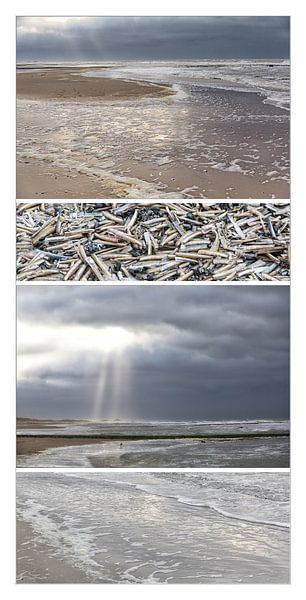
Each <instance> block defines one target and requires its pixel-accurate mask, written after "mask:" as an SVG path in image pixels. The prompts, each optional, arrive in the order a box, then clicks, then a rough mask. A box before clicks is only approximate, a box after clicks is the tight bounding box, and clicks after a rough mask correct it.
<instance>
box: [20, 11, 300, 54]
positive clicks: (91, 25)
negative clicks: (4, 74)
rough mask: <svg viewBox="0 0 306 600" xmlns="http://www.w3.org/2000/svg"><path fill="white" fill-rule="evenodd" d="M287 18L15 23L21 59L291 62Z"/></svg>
mask: <svg viewBox="0 0 306 600" xmlns="http://www.w3.org/2000/svg"><path fill="white" fill-rule="evenodd" d="M288 56H289V18H288V17H274V16H265V17H87V18H85V19H79V20H77V19H73V18H71V19H68V20H67V21H66V22H64V23H58V22H55V21H48V20H46V19H41V18H39V17H19V18H18V20H17V60H18V61H29V60H42V61H77V60H85V61H86V60H88V61H103V60H124V59H125V60H133V59H136V60H154V59H156V60H162V59H169V60H170V59H179V58H182V59H184V58H185V59H196V58H287V57H288Z"/></svg>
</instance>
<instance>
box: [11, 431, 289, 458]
mask: <svg viewBox="0 0 306 600" xmlns="http://www.w3.org/2000/svg"><path fill="white" fill-rule="evenodd" d="M289 436H290V434H289V432H276V433H273V432H263V433H260V434H258V433H247V434H243V433H237V434H230V433H229V434H205V435H192V434H190V435H188V434H187V435H171V434H168V435H166V434H165V435H150V436H149V435H148V436H144V435H130V436H129V435H127V434H124V435H97V436H93V435H85V434H84V435H79V436H75V435H73V434H72V435H69V434H68V435H67V434H66V435H65V434H55V435H48V434H37V435H31V434H29V435H27V434H18V435H17V440H16V442H17V456H22V455H28V454H36V453H39V452H43V451H45V450H49V449H52V448H61V447H69V446H83V445H90V444H103V443H107V442H129V441H152V440H172V441H173V440H177V441H180V440H194V441H199V442H200V443H201V442H203V443H205V441H206V440H210V441H211V440H220V441H226V440H235V439H238V440H248V439H254V438H256V439H260V438H267V437H273V438H275V437H289Z"/></svg>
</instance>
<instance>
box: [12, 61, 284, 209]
mask: <svg viewBox="0 0 306 600" xmlns="http://www.w3.org/2000/svg"><path fill="white" fill-rule="evenodd" d="M163 68H164V67H163V66H162V67H161V71H160V74H159V75H158V77H157V76H156V73H155V71H154V69H153V71H152V70H151V71H150V69H149V70H147V71H145V73H144V76H145V77H146V79H145V80H144V78H143V79H142V71H141V69H140V70H139V72H138V71H137V68H136V70H135V69H134V71H133V69H132V72H131V71H129V70H128V69H127V71H126V74H125V71H124V69H121V70H120V65H119V66H118V68H117V70H116V68H104V67H99V68H98V69H90V68H89V67H87V68H81V67H75V68H67V67H58V68H48V69H46V68H45V67H44V68H41V69H38V68H35V69H31V70H29V72H24V71H22V72H20V71H18V72H17V198H20V199H28V198H35V197H44V196H45V197H46V198H50V199H56V198H71V199H73V198H169V197H172V198H175V197H177V198H212V199H215V198H237V199H238V198H250V197H253V198H274V197H275V198H286V197H288V194H289V185H288V181H289V154H288V152H289V150H288V145H289V134H288V112H287V110H286V109H284V108H283V107H282V106H279V105H278V104H277V102H276V104H275V105H272V104H270V103H269V102H270V101H269V98H268V101H267V102H266V101H265V99H263V98H262V95H261V93H260V91H257V88H256V85H255V84H254V89H253V88H250V89H246V91H245V92H244V91H243V88H240V87H239V86H238V83H237V89H236V88H233V89H232V88H227V87H226V85H225V88H222V86H221V87H220V85H219V81H217V83H216V80H214V78H211V79H207V80H205V69H204V70H203V72H202V71H201V73H200V74H199V75H198V80H197V84H196V85H197V87H195V86H194V85H193V77H194V75H192V77H189V75H190V73H189V71H188V77H186V74H185V71H186V69H185V71H184V68H183V66H182V68H181V71H180V69H178V74H177V75H176V76H175V77H171V76H170V75H169V76H168V75H165V74H164V72H163V70H162V69H163ZM117 71H118V72H117ZM191 71H192V69H190V72H191ZM195 72H196V73H198V72H197V70H196V69H195ZM250 72H251V73H252V70H250ZM108 73H109V74H110V76H109V77H108V76H107V75H108ZM118 73H119V75H118ZM137 74H139V77H137ZM202 78H203V80H202ZM216 79H217V78H216ZM254 81H255V82H256V79H254ZM221 82H222V78H221ZM225 83H226V81H225ZM217 84H218V85H217ZM213 86H215V87H213ZM259 89H261V88H259ZM38 132H39V135H38Z"/></svg>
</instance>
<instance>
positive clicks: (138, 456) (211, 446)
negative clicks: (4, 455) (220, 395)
mask: <svg viewBox="0 0 306 600" xmlns="http://www.w3.org/2000/svg"><path fill="white" fill-rule="evenodd" d="M284 434H289V422H288V421H286V420H282V421H268V420H260V421H259V420H254V421H250V420H248V421H219V422H217V421H213V422H209V421H204V422H203V421H180V422H169V421H168V422H167V421H162V422H155V421H151V422H147V423H135V422H121V423H119V422H100V421H81V422H76V421H66V422H65V421H59V422H54V423H53V424H52V423H51V421H50V422H49V423H46V426H45V427H44V428H40V429H39V428H37V429H31V428H24V429H21V428H18V430H17V436H18V435H27V436H34V437H35V436H37V435H39V436H40V437H42V436H44V435H48V436H61V435H62V436H64V435H70V436H72V437H73V436H82V435H84V436H90V437H93V438H94V436H104V437H105V438H108V439H106V440H105V441H103V443H97V440H96V439H93V440H92V443H90V440H89V443H88V444H86V445H76V446H72V445H71V446H69V443H68V445H67V446H65V447H60V448H52V449H49V450H45V451H43V452H37V453H34V454H25V455H18V456H17V466H18V467H105V468H112V467H114V468H125V467H148V468H151V467H152V468H154V467H157V468H159V467H160V468H161V467H182V468H201V467H211V468H217V467H221V468H222V467H244V468H252V467H254V468H255V467H259V468H261V467H263V468H281V467H289V435H284ZM114 436H116V437H117V439H116V440H112V439H111V438H112V437H114ZM131 436H138V437H139V438H141V439H137V440H133V439H126V438H127V437H131ZM161 436H162V439H161ZM167 436H169V437H168V438H167ZM183 436H190V437H183ZM193 436H195V437H194V438H193ZM196 436H207V437H206V438H205V439H203V440H201V439H199V438H197V437H196ZM211 436H222V437H220V438H218V437H211ZM226 436H228V437H226ZM230 436H237V437H233V438H231V437H230ZM238 436H239V437H238Z"/></svg>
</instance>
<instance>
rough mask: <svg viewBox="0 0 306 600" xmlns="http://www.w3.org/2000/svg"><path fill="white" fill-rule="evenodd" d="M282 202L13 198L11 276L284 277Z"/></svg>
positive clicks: (286, 206)
mask: <svg viewBox="0 0 306 600" xmlns="http://www.w3.org/2000/svg"><path fill="white" fill-rule="evenodd" d="M289 245H290V203H289V202H288V201H281V202H277V203H276V202H274V203H263V202H261V203H259V202H257V201H254V200H251V201H249V202H235V203H229V202H228V201H227V202H226V201H223V202H222V203H220V202H219V203H212V202H208V201H205V202H199V201H198V202H194V203H181V202H180V203H178V202H176V203H168V202H166V203H165V202H164V203H152V202H150V203H144V202H142V203H133V202H129V203H114V204H112V203H90V202H84V203H65V204H64V203H61V204H54V203H40V202H34V203H18V204H17V214H16V253H17V263H16V264H17V271H16V277H17V281H68V282H69V281H81V282H83V281H108V282H118V281H122V282H128V281H137V282H140V283H141V282H157V283H160V282H163V281H174V282H175V281H177V282H182V281H186V282H205V281H206V282H211V281H224V282H226V281H239V282H241V281H266V282H268V281H276V282H277V281H281V282H288V281H289V279H290V250H289Z"/></svg>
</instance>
